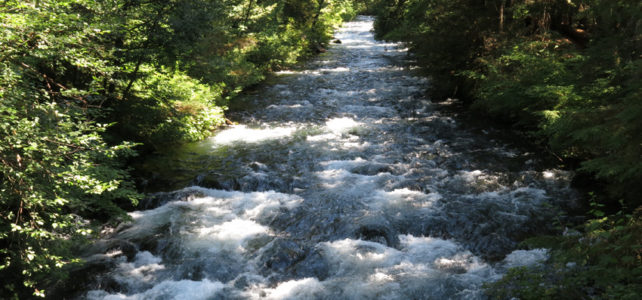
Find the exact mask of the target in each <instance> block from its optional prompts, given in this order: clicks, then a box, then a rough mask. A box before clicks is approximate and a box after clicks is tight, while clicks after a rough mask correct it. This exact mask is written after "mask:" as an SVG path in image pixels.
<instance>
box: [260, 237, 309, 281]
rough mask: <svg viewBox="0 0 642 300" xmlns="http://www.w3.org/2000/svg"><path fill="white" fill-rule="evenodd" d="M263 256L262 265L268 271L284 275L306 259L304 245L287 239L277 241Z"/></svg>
mask: <svg viewBox="0 0 642 300" xmlns="http://www.w3.org/2000/svg"><path fill="white" fill-rule="evenodd" d="M268 247H269V248H268V249H267V250H266V251H265V252H263V254H262V255H261V259H260V261H261V265H262V266H263V268H264V269H265V270H266V271H267V270H270V271H272V272H277V273H283V272H285V271H286V270H288V269H289V268H290V267H292V266H293V265H294V264H296V263H297V262H300V261H301V260H303V259H304V258H305V253H306V251H305V250H304V249H303V247H302V245H300V244H298V243H296V242H294V241H291V240H285V239H277V240H275V241H273V243H272V245H270V246H268Z"/></svg>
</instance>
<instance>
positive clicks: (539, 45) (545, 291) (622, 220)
mask: <svg viewBox="0 0 642 300" xmlns="http://www.w3.org/2000/svg"><path fill="white" fill-rule="evenodd" d="M376 11H377V16H378V19H377V21H376V23H375V25H376V30H377V36H378V37H380V38H385V39H393V40H399V41H403V42H406V43H408V44H409V46H410V49H411V51H413V52H414V54H415V55H416V57H417V59H418V62H419V63H420V64H421V65H423V66H425V67H426V68H425V69H426V72H427V73H428V75H430V77H431V79H432V82H431V83H432V84H431V87H430V88H431V94H432V96H433V98H435V99H442V98H445V97H453V96H455V97H461V98H463V99H464V100H465V101H468V102H472V105H471V107H472V108H473V109H475V110H476V111H477V112H478V113H481V114H486V115H489V116H491V117H493V118H495V119H501V120H504V121H506V122H507V123H508V124H512V125H517V126H518V127H519V128H521V129H523V130H524V131H527V132H529V133H530V134H531V136H533V137H535V138H537V140H538V141H541V142H542V143H543V144H545V146H546V148H548V149H550V150H551V151H552V152H554V153H556V154H557V156H558V157H559V158H561V159H563V160H564V161H565V163H566V162H568V164H569V165H575V162H580V164H579V166H578V168H577V170H578V171H579V172H585V173H587V174H589V175H592V176H593V177H595V178H596V180H599V181H601V182H604V183H606V190H607V192H608V193H606V195H601V196H600V197H599V202H594V203H593V204H592V209H591V210H590V211H589V213H591V214H592V217H593V218H594V219H593V220H591V221H589V222H588V223H587V224H585V225H584V226H583V228H581V230H580V231H578V232H577V234H574V235H567V236H564V237H547V238H543V239H542V238H540V239H538V241H539V244H538V245H536V247H547V248H552V249H553V250H552V258H551V261H550V263H549V264H548V265H547V266H545V267H535V268H521V269H514V270H511V271H510V272H509V273H508V274H507V275H506V276H505V277H504V278H503V279H502V280H500V281H498V282H496V283H495V284H492V285H490V286H489V289H488V291H489V295H490V296H492V297H494V298H498V299H510V298H513V297H517V298H520V299H553V298H555V299H584V298H598V299H602V298H604V299H637V298H639V295H640V294H642V282H641V281H640V278H642V260H641V257H642V253H641V252H640V249H642V246H641V245H642V240H640V236H641V235H640V232H642V230H641V229H642V228H641V224H642V222H641V221H640V211H639V208H638V207H640V205H642V200H641V199H642V198H641V197H640V195H641V194H642V186H641V185H640V184H639V183H640V182H642V159H640V158H642V122H640V119H642V101H640V99H642V73H641V72H642V60H640V58H642V56H640V49H642V32H641V31H640V30H642V26H640V24H641V23H640V20H642V2H640V1H626V0H616V1H614V0H572V1H567V0H535V1H532V0H528V1H526V0H516V1H506V0H493V1H469V0H454V1H453V0H451V1H443V0H395V1H378V2H377V5H376ZM592 188H593V187H592ZM616 203H619V205H618V204H616ZM636 208H638V213H637V215H636V216H631V215H627V212H629V213H630V212H632V211H633V210H635V209H636ZM618 209H620V210H621V211H622V212H621V213H619V214H617V215H613V216H607V215H608V212H609V211H617V210H618ZM542 241H545V243H541V242H542ZM530 243H533V244H536V241H535V240H532V241H531V242H530ZM567 263H570V264H569V265H568V266H567ZM573 265H575V267H572V266H573Z"/></svg>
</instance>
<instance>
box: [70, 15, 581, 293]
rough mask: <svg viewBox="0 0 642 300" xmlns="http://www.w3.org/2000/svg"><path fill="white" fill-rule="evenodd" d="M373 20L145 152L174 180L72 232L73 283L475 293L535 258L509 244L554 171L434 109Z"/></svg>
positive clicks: (560, 197)
mask: <svg viewBox="0 0 642 300" xmlns="http://www.w3.org/2000/svg"><path fill="white" fill-rule="evenodd" d="M372 22H373V20H372V19H371V18H369V17H359V18H358V19H357V20H355V21H353V22H348V23H346V24H345V25H344V27H343V28H341V29H339V30H338V31H337V32H336V35H335V36H336V38H338V39H339V40H340V41H341V43H340V44H333V45H332V46H330V47H329V49H328V51H327V53H324V54H322V55H320V56H319V57H318V58H317V59H315V60H314V61H312V62H310V63H308V64H306V66H305V68H304V69H302V70H298V71H287V72H280V73H278V74H277V78H276V79H275V80H274V81H275V83H274V84H271V85H269V86H266V87H263V88H260V89H258V91H257V92H256V93H255V94H253V95H250V96H249V97H248V99H246V101H247V102H248V103H249V104H248V107H252V109H248V110H246V111H244V112H238V113H236V115H235V118H236V119H238V120H239V123H240V124H241V125H234V126H231V127H229V128H227V129H225V130H222V131H221V132H219V133H218V134H217V135H216V136H214V137H212V138H210V139H208V140H206V141H203V142H200V143H197V144H193V145H189V146H186V148H185V149H184V150H183V151H182V152H181V154H176V156H175V157H174V158H173V160H167V161H164V162H162V161H159V162H157V163H158V164H159V165H158V169H159V170H161V169H163V170H172V171H171V172H167V171H164V172H162V175H158V176H164V177H170V178H173V179H167V181H166V182H167V185H168V187H169V186H179V187H180V188H179V189H177V190H174V191H171V192H164V193H157V194H153V195H150V196H149V197H148V199H147V200H146V201H145V202H144V203H142V207H143V208H144V210H138V211H134V212H132V213H130V215H131V218H132V221H131V222H129V223H126V224H121V225H120V226H119V227H118V228H115V229H113V230H112V232H110V233H108V234H106V235H105V238H104V239H103V240H100V241H98V242H97V243H95V244H94V245H93V246H92V247H91V249H88V250H87V252H86V253H87V254H86V260H87V261H88V265H89V266H91V268H89V269H88V270H90V271H87V272H86V273H85V274H86V275H85V276H88V277H89V281H90V283H89V284H88V286H86V287H85V288H86V290H85V291H82V292H79V293H77V294H75V295H73V297H77V298H81V299H483V298H484V297H485V295H484V293H483V289H482V285H483V284H484V283H486V282H492V281H495V280H498V279H499V278H501V276H502V274H504V273H505V272H506V270H507V268H510V267H515V266H525V265H531V264H537V263H540V262H541V261H543V260H544V259H546V258H547V251H546V250H545V249H535V250H528V251H526V250H516V249H517V247H518V243H519V242H520V241H521V240H522V239H523V238H524V237H527V236H531V235H533V234H537V233H542V232H548V231H550V230H552V228H553V225H554V220H555V219H556V216H557V215H558V212H559V211H560V209H559V207H560V206H561V205H567V204H568V203H572V202H573V201H574V200H575V199H576V198H577V193H576V192H575V191H573V190H572V189H571V188H569V184H570V179H571V174H569V173H567V172H565V171H562V170H557V169H552V168H547V167H543V165H546V164H543V163H541V159H540V158H538V156H537V155H536V154H535V153H532V152H529V151H528V150H525V149H522V148H520V147H518V146H512V145H510V143H506V142H503V141H502V139H501V138H495V137H493V134H492V133H489V132H488V131H491V130H492V129H488V131H486V130H483V131H480V130H471V129H467V128H465V127H464V126H462V125H461V124H460V122H458V121H457V120H456V119H455V118H453V117H452V116H449V115H448V114H445V113H443V112H440V110H438V109H437V108H438V105H436V104H433V103H432V102H431V101H430V100H429V99H428V98H426V97H425V96H424V90H425V88H426V87H427V85H428V84H429V82H428V81H427V79H425V78H422V77H420V76H418V75H417V73H416V72H415V70H414V67H412V60H411V57H409V56H408V55H407V53H406V49H403V47H402V46H401V45H398V44H394V43H384V42H378V41H375V40H374V38H373V34H372V32H371V29H372ZM441 105H443V104H441ZM495 135H497V134H495ZM499 136H501V132H500V133H499ZM159 172H160V171H159ZM172 180H174V181H172ZM170 183H171V184H170Z"/></svg>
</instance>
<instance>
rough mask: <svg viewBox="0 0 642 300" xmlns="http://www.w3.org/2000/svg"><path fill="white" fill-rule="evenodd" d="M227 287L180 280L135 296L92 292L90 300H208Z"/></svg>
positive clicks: (204, 282) (218, 284)
mask: <svg viewBox="0 0 642 300" xmlns="http://www.w3.org/2000/svg"><path fill="white" fill-rule="evenodd" d="M224 287H225V285H224V284H223V283H221V282H218V281H210V280H208V279H204V280H202V281H192V280H180V281H171V280H167V281H163V282H160V283H158V284H156V285H155V286H154V287H153V288H151V289H149V290H147V291H145V292H142V293H137V294H133V295H124V294H121V293H118V294H109V293H107V292H105V291H90V292H89V293H88V294H87V298H88V299H90V300H98V299H102V300H143V299H176V300H179V299H180V300H201V299H202V300H206V299H211V298H212V297H214V296H215V295H216V294H217V293H218V292H220V291H221V290H222V289H223V288H224Z"/></svg>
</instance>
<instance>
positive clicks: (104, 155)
mask: <svg viewBox="0 0 642 300" xmlns="http://www.w3.org/2000/svg"><path fill="white" fill-rule="evenodd" d="M357 14H368V15H374V16H376V21H375V34H376V36H377V37H378V38H379V39H382V40H390V41H397V42H402V43H405V44H406V45H407V46H408V47H409V48H410V52H411V53H412V55H413V57H415V58H416V60H417V63H418V64H419V66H420V67H421V68H422V72H424V73H425V75H426V76H428V77H429V78H430V84H429V86H427V87H426V88H428V91H427V93H428V95H429V96H430V98H431V99H432V101H435V102H436V101H441V100H445V99H448V98H454V99H459V101H462V102H464V103H465V105H466V107H467V109H470V110H471V111H472V112H473V113H475V114H478V115H479V116H482V117H484V118H489V119H494V120H500V122H501V123H502V124H504V125H506V126H513V127H516V128H518V129H519V130H520V131H522V132H523V133H524V135H525V136H526V137H527V138H528V139H531V140H533V141H535V143H536V144H537V145H538V147H541V149H542V150H543V151H547V152H548V153H549V154H550V155H552V156H554V157H555V158H556V159H557V160H559V164H560V166H562V167H563V168H567V169H570V170H574V171H575V172H577V175H576V184H577V185H578V186H580V187H582V188H583V190H586V192H585V195H584V196H585V198H586V203H585V206H586V209H585V212H583V215H584V216H586V217H585V218H583V221H582V222H578V223H577V224H558V226H560V228H562V229H567V230H568V231H572V233H571V234H564V235H562V234H560V235H554V236H537V237H531V238H528V239H526V240H524V241H523V243H522V245H521V246H522V247H523V248H525V249H528V248H542V247H545V248H550V249H552V250H551V251H552V252H551V253H552V255H551V257H550V259H549V261H547V263H546V264H543V265H540V266H538V267H533V268H516V269H513V270H511V271H510V272H509V273H508V274H507V275H506V276H505V277H504V278H502V279H501V280H499V281H497V282H494V283H490V284H488V285H487V286H486V293H487V294H488V296H489V297H490V298H497V299H510V298H513V297H517V298H520V299H552V298H560V299H585V298H599V299H602V298H603V299H607V298H608V299H610V298H615V299H636V298H638V297H639V295H642V280H641V278H642V206H641V205H642V200H641V199H642V197H640V193H642V186H641V185H640V184H639V183H640V182H642V121H640V118H642V76H641V75H642V60H641V58H642V2H639V1H633V0H617V1H614V0H485V1H474V0H389V1H385V0H362V1H356V0H355V1H350V0H314V1H302V0H285V1H276V0H222V1H221V0H219V1H208V0H165V1H160V0H111V1H104V0H100V1H89V0H26V1H25V0H21V1H18V0H5V1H0V72H1V74H0V99H1V100H0V101H1V102H0V120H1V121H0V174H1V177H0V195H1V198H0V205H2V210H1V211H0V257H2V262H1V263H0V282H1V285H2V286H0V297H1V298H7V299H26V298H31V297H47V296H48V295H49V294H48V291H49V290H51V289H55V287H56V286H58V285H61V284H64V282H66V281H68V280H73V278H69V270H70V268H73V267H74V266H76V265H80V264H82V263H83V262H82V260H81V259H80V258H79V257H80V256H79V255H80V254H79V252H80V251H81V249H82V248H83V246H84V245H87V244H88V243H91V242H92V240H94V239H96V238H97V237H98V236H99V235H100V231H101V228H104V227H106V226H114V225H116V224H118V223H120V222H123V221H126V220H127V219H128V216H127V214H126V212H127V211H128V210H131V209H132V208H135V207H136V205H137V203H138V201H139V200H141V199H142V198H143V197H144V195H143V194H142V193H141V192H140V191H139V190H138V189H137V187H136V183H135V180H134V178H133V175H132V174H133V172H134V171H135V170H133V169H132V168H131V167H130V162H131V160H132V159H133V158H134V157H136V156H142V157H144V156H146V155H148V154H149V153H152V152H154V151H156V150H158V149H162V148H163V147H166V146H167V145H169V144H176V143H185V142H190V141H198V140H202V139H205V138H207V137H209V136H211V135H212V134H213V133H214V132H215V131H216V130H218V129H219V128H221V127H223V126H225V125H226V124H227V123H229V121H228V120H227V119H226V117H225V111H226V110H227V107H228V106H229V105H230V104H231V103H233V102H234V101H235V99H236V98H237V97H238V96H239V95H240V94H242V93H243V92H244V91H245V90H247V89H249V88H252V87H254V86H256V85H258V84H260V83H261V82H262V81H263V80H264V79H265V78H266V77H267V76H269V74H271V73H272V72H275V71H279V70H283V69H287V68H289V67H292V66H294V65H296V64H297V63H301V62H304V61H305V60H306V59H309V58H310V57H313V56H315V55H316V54H318V53H319V52H323V51H325V47H327V45H328V43H329V42H330V41H331V39H332V34H333V31H334V29H336V28H337V27H338V26H340V25H341V23H342V22H343V21H347V20H350V19H352V18H354V17H355V16H356V15H357ZM570 262H573V263H576V264H578V265H580V266H581V268H572V269H569V268H566V266H567V265H568V263H570Z"/></svg>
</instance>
